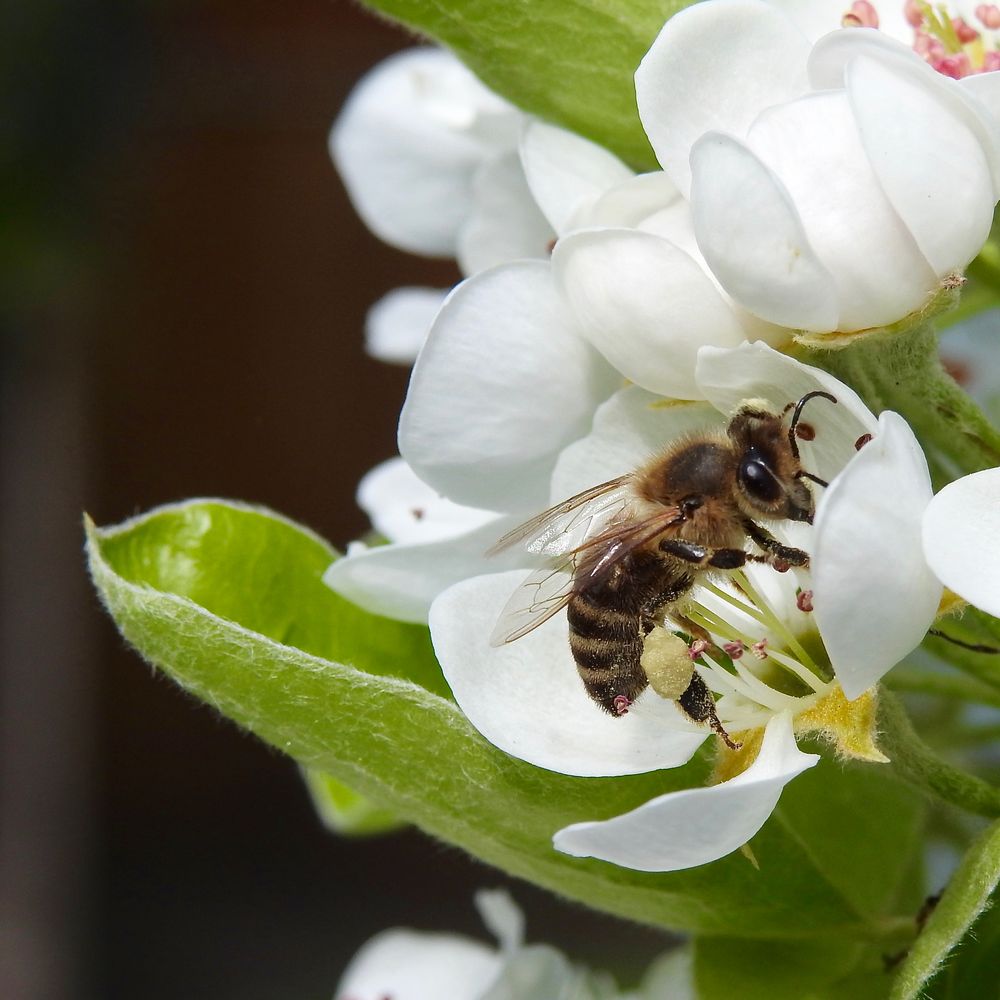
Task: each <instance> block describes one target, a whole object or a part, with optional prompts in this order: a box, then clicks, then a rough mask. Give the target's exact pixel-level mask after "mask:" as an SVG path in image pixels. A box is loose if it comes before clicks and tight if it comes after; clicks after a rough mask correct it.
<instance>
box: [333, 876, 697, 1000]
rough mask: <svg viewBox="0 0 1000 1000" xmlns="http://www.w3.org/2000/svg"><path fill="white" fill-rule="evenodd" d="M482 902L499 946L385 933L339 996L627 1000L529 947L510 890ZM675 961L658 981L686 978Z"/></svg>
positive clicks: (661, 967) (560, 958) (662, 967)
mask: <svg viewBox="0 0 1000 1000" xmlns="http://www.w3.org/2000/svg"><path fill="white" fill-rule="evenodd" d="M476 906H477V908H478V909H479V912H480V915H481V916H482V918H483V922H484V923H485V924H486V926H487V927H488V928H489V929H490V931H492V932H493V934H494V935H495V936H496V937H497V939H498V941H499V945H500V947H499V948H491V947H488V946H487V945H484V944H481V943H480V942H478V941H473V940H471V939H470V938H465V937H460V936H459V935H457V934H431V933H425V932H420V931H411V930H404V929H395V930H388V931H383V932H382V933H381V934H379V935H377V936H376V937H374V938H372V940H371V941H369V942H368V943H367V944H366V945H364V946H363V947H362V948H361V950H360V951H359V952H358V954H357V955H355V957H354V959H353V960H352V961H351V964H350V965H349V966H348V968H347V971H346V972H345V973H344V976H343V978H342V979H341V981H340V985H339V986H338V987H337V992H336V993H335V994H334V1000H386V998H389V997H391V998H392V1000H556V998H559V1000H617V998H620V1000H626V998H625V997H623V996H620V994H619V993H618V991H617V990H616V989H615V986H614V983H613V981H612V980H611V978H610V977H609V976H606V975H603V974H595V973H592V972H589V971H588V970H586V969H583V968H580V967H578V966H574V965H572V964H571V963H570V962H569V960H568V959H567V958H566V957H565V956H564V955H562V954H561V953H560V952H558V951H556V949H555V948H552V947H549V946H548V945H525V944H524V943H523V938H524V918H523V916H522V915H521V912H520V910H518V908H517V907H516V906H515V905H514V903H513V901H512V900H511V899H510V897H509V896H508V895H507V894H506V893H505V892H502V891H493V892H479V893H477V894H476ZM676 965H677V963H676V962H675V963H672V967H667V966H666V964H665V963H658V965H657V966H656V967H654V969H656V970H657V982H658V983H659V982H660V981H661V980H663V981H665V982H682V981H683V977H684V976H685V975H686V974H687V973H686V970H684V969H683V968H682V967H676Z"/></svg>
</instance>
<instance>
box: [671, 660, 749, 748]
mask: <svg viewBox="0 0 1000 1000" xmlns="http://www.w3.org/2000/svg"><path fill="white" fill-rule="evenodd" d="M677 704H678V705H680V706H681V708H682V709H684V712H685V713H686V714H687V715H688V716H690V717H691V718H692V719H694V721H695V722H707V723H708V724H709V725H710V726H711V727H712V729H713V730H714V731H715V732H716V733H717V734H718V735H719V736H720V737H722V740H723V741H724V742H725V744H726V746H727V747H729V749H730V750H739V749H740V747H741V746H742V745H743V744H742V743H736V742H735V741H734V740H733V738H732V737H731V736H730V735H729V733H727V732H726V730H725V729H724V728H723V725H722V723H721V722H720V721H719V716H718V713H717V712H716V711H715V698H713V697H712V692H711V691H709V689H708V685H707V684H706V683H705V682H704V681H703V680H702V679H701V675H700V674H699V673H697V672H695V674H694V676H693V677H692V678H691V683H690V684H689V685H688V688H687V690H686V691H685V692H684V694H682V695H681V696H680V698H678V699H677Z"/></svg>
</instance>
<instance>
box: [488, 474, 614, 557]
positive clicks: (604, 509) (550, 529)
mask: <svg viewBox="0 0 1000 1000" xmlns="http://www.w3.org/2000/svg"><path fill="white" fill-rule="evenodd" d="M631 479H632V476H631V475H626V476H619V477H618V478H617V479H612V480H610V481H609V482H606V483H601V484H600V485H599V486H592V487H591V488H590V489H589V490H584V491H583V492H582V493H578V494H577V495H576V496H575V497H570V498H569V499H568V500H563V501H562V503H557V504H556V505H555V506H554V507H550V508H549V509H548V510H544V511H542V513H541V514H538V515H536V516H535V517H533V518H532V519H531V520H530V521H525V523H524V524H522V525H520V526H519V527H517V528H515V529H514V530H513V531H510V532H508V533H507V534H506V535H504V536H503V538H501V539H500V541H498V542H497V543H496V545H494V546H493V548H491V549H490V550H489V552H487V555H490V556H494V555H497V554H498V553H500V552H505V551H506V550H507V549H510V548H513V547H514V546H520V547H521V548H524V549H526V550H527V551H528V552H535V553H538V554H540V555H550V556H561V555H565V554H567V553H569V552H572V551H573V550H574V549H575V548H577V547H578V546H579V545H580V544H581V543H582V542H584V541H585V539H586V538H587V536H588V534H589V533H590V532H591V531H592V530H593V527H594V525H595V524H596V525H598V526H603V525H604V524H606V523H607V522H608V521H610V520H611V519H613V518H615V517H617V516H618V515H620V514H621V513H622V512H623V511H624V510H625V508H626V507H627V506H628V503H629V499H630V497H631V489H630V488H629V482H630V480H631Z"/></svg>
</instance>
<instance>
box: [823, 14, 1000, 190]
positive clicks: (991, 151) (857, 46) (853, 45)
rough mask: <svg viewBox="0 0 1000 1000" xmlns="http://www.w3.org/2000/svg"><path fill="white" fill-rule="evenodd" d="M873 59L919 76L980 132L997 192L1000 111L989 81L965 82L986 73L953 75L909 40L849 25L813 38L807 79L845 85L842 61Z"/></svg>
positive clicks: (826, 87)
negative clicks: (956, 77) (959, 78)
mask: <svg viewBox="0 0 1000 1000" xmlns="http://www.w3.org/2000/svg"><path fill="white" fill-rule="evenodd" d="M859 56H865V57H867V58H870V59H874V60H876V61H878V62H880V63H881V64H882V65H884V66H885V67H886V68H887V69H890V70H892V71H893V72H900V73H903V74H906V75H908V76H911V77H912V78H914V79H920V80H921V82H922V84H923V86H925V87H926V88H927V89H928V90H929V91H933V92H935V101H936V102H939V103H941V104H943V105H944V106H945V107H948V108H950V110H951V111H952V113H953V114H955V115H956V116H958V117H959V118H961V119H962V120H963V121H964V123H965V125H966V126H967V127H968V128H969V129H971V130H972V131H973V132H975V133H976V135H977V136H978V137H979V140H980V142H981V143H982V144H983V149H984V150H985V151H986V154H987V157H988V159H989V162H990V170H991V172H992V176H993V187H994V190H995V191H996V192H997V193H998V194H1000V116H998V114H997V111H996V107H997V106H996V104H995V103H993V102H992V101H991V99H990V98H991V97H992V96H993V95H995V93H996V90H995V86H996V85H994V84H992V83H991V82H989V81H988V82H986V83H982V84H979V83H969V82H967V81H972V80H980V79H983V78H984V77H990V76H993V75H994V74H992V73H980V74H975V75H974V76H970V77H967V78H966V80H962V81H960V82H959V81H956V80H952V79H950V78H949V77H946V76H944V75H943V74H942V73H939V72H937V70H935V69H934V68H933V67H931V65H930V64H929V63H927V62H925V61H924V60H923V59H921V58H920V56H918V55H917V54H916V53H915V52H914V51H913V50H912V49H911V48H910V47H909V46H908V45H903V44H901V43H900V42H898V41H896V40H895V39H894V38H890V37H889V36H888V35H886V34H885V33H884V32H882V31H858V30H856V29H853V28H848V29H845V30H843V31H834V32H831V33H830V34H829V35H827V36H825V37H824V38H821V39H820V40H819V42H817V43H816V45H815V47H814V48H813V50H812V53H811V55H810V56H809V79H810V80H811V81H812V84H813V86H814V87H815V88H816V89H817V90H831V89H839V88H841V87H843V86H844V85H845V80H846V79H847V67H848V66H849V65H850V64H851V62H852V61H853V60H854V59H855V58H857V57H859Z"/></svg>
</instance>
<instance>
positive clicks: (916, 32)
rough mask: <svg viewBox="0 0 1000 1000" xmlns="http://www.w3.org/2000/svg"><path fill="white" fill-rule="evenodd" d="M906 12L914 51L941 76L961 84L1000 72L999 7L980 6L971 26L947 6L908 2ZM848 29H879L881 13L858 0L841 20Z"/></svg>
mask: <svg viewBox="0 0 1000 1000" xmlns="http://www.w3.org/2000/svg"><path fill="white" fill-rule="evenodd" d="M903 11H904V14H905V16H906V20H907V22H908V23H909V24H910V26H911V27H912V28H913V43H912V44H913V50H914V52H916V53H917V55H919V56H920V57H921V58H922V59H925V60H926V61H927V62H929V63H930V64H931V66H933V67H934V69H936V70H937V71H938V72H939V73H943V74H944V75H945V76H950V77H953V78H954V79H956V80H960V79H961V78H962V77H963V76H969V75H970V74H972V73H988V72H991V71H993V70H1000V35H998V31H1000V6H998V5H997V4H992V3H981V4H979V6H978V7H976V10H975V15H974V17H973V18H972V21H973V23H972V24H970V23H969V22H968V21H966V20H965V19H964V18H961V17H952V16H951V14H950V13H949V11H948V5H947V4H932V3H928V2H927V0H906V3H904V5H903ZM841 24H842V25H843V26H844V27H845V28H852V27H854V28H877V27H878V26H879V19H878V12H877V11H876V9H875V7H874V5H873V4H871V3H869V2H868V0H858V2H856V3H853V4H851V6H850V8H849V9H848V10H847V11H846V12H845V13H844V15H843V17H842V18H841Z"/></svg>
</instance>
